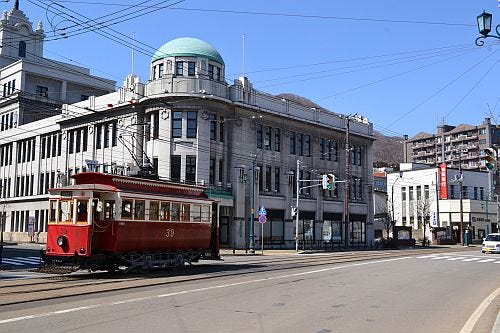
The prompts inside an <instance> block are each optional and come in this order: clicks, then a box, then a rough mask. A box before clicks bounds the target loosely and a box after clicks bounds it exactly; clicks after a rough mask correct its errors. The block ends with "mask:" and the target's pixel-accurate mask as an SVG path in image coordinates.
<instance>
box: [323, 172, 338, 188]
mask: <svg viewBox="0 0 500 333" xmlns="http://www.w3.org/2000/svg"><path fill="white" fill-rule="evenodd" d="M321 185H322V187H323V190H333V189H334V188H335V175H334V174H331V173H329V174H327V175H323V179H322V181H321Z"/></svg>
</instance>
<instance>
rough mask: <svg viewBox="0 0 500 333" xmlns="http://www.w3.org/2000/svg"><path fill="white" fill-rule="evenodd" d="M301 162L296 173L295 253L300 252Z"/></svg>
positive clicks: (298, 162) (298, 161)
mask: <svg viewBox="0 0 500 333" xmlns="http://www.w3.org/2000/svg"><path fill="white" fill-rule="evenodd" d="M299 171H300V160H297V171H296V173H295V186H296V188H295V196H296V202H295V251H297V252H299V194H300V177H299V175H300V173H299Z"/></svg>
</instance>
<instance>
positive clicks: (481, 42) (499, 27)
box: [476, 24, 500, 46]
mask: <svg viewBox="0 0 500 333" xmlns="http://www.w3.org/2000/svg"><path fill="white" fill-rule="evenodd" d="M495 32H496V35H490V34H488V35H483V36H479V37H477V38H476V45H477V46H483V45H484V40H483V39H486V38H488V37H493V38H496V39H500V24H498V25H497V26H496V27H495Z"/></svg>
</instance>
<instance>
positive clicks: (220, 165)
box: [218, 160, 224, 183]
mask: <svg viewBox="0 0 500 333" xmlns="http://www.w3.org/2000/svg"><path fill="white" fill-rule="evenodd" d="M223 175H224V160H219V172H218V176H219V183H222V182H223V179H222V178H223Z"/></svg>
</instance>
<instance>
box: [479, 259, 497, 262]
mask: <svg viewBox="0 0 500 333" xmlns="http://www.w3.org/2000/svg"><path fill="white" fill-rule="evenodd" d="M489 261H495V259H483V260H479V261H478V262H489Z"/></svg>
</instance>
